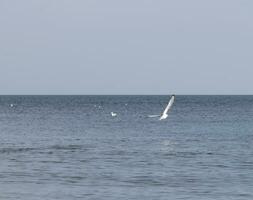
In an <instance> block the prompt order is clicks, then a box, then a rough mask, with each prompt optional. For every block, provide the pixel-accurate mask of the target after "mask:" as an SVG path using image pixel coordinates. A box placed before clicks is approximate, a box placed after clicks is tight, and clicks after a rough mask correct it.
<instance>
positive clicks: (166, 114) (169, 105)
mask: <svg viewBox="0 0 253 200" xmlns="http://www.w3.org/2000/svg"><path fill="white" fill-rule="evenodd" d="M174 101H175V95H174V94H173V95H172V96H171V98H170V101H169V103H168V105H167V106H166V108H165V110H164V111H163V114H162V115H161V117H160V119H159V120H163V119H166V118H167V117H168V112H169V110H170V109H171V107H172V105H173V103H174Z"/></svg>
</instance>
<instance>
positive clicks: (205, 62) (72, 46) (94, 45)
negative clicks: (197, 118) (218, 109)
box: [0, 0, 253, 94]
mask: <svg viewBox="0 0 253 200" xmlns="http://www.w3.org/2000/svg"><path fill="white" fill-rule="evenodd" d="M252 10H253V1H252V0H173V1H170V0H125V1H123V0H22V1H21V0H0V94H171V93H176V94H253V12H252Z"/></svg>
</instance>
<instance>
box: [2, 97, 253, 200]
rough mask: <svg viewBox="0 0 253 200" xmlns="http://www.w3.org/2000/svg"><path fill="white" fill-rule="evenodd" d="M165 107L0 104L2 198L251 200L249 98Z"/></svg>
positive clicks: (96, 101)
mask: <svg viewBox="0 0 253 200" xmlns="http://www.w3.org/2000/svg"><path fill="white" fill-rule="evenodd" d="M169 98H170V96H127V95H124V96H0V199H1V200H5V199H6V200H56V199H60V200H72V199H73V200H74V199H87V200H90V199H91V200H100V199H101V200H170V199H171V200H176V199H185V200H186V199H187V200H197V199H200V200H211V199H212V200H213V199H215V200H246V199H247V200H252V199H253V96H198V95H193V96H190V95H189V96H187V95H176V98H175V102H174V105H173V106H172V109H171V110H170V112H169V116H168V118H167V119H165V120H162V121H160V120H158V118H151V117H149V115H155V114H160V113H161V112H162V111H163V110H164V108H165V107H166V105H167V103H168V101H169ZM111 112H114V113H116V114H117V116H115V117H112V116H111Z"/></svg>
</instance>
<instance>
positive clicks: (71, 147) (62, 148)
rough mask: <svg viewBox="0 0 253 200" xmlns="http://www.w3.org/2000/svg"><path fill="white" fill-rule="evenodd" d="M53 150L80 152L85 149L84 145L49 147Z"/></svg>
mask: <svg viewBox="0 0 253 200" xmlns="http://www.w3.org/2000/svg"><path fill="white" fill-rule="evenodd" d="M49 148H50V149H53V150H78V149H83V145H76V144H70V145H53V146H50V147H49Z"/></svg>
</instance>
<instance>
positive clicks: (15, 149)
mask: <svg viewBox="0 0 253 200" xmlns="http://www.w3.org/2000/svg"><path fill="white" fill-rule="evenodd" d="M34 150H36V149H35V148H28V147H7V148H1V149H0V153H7V154H9V153H21V152H27V151H34Z"/></svg>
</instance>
